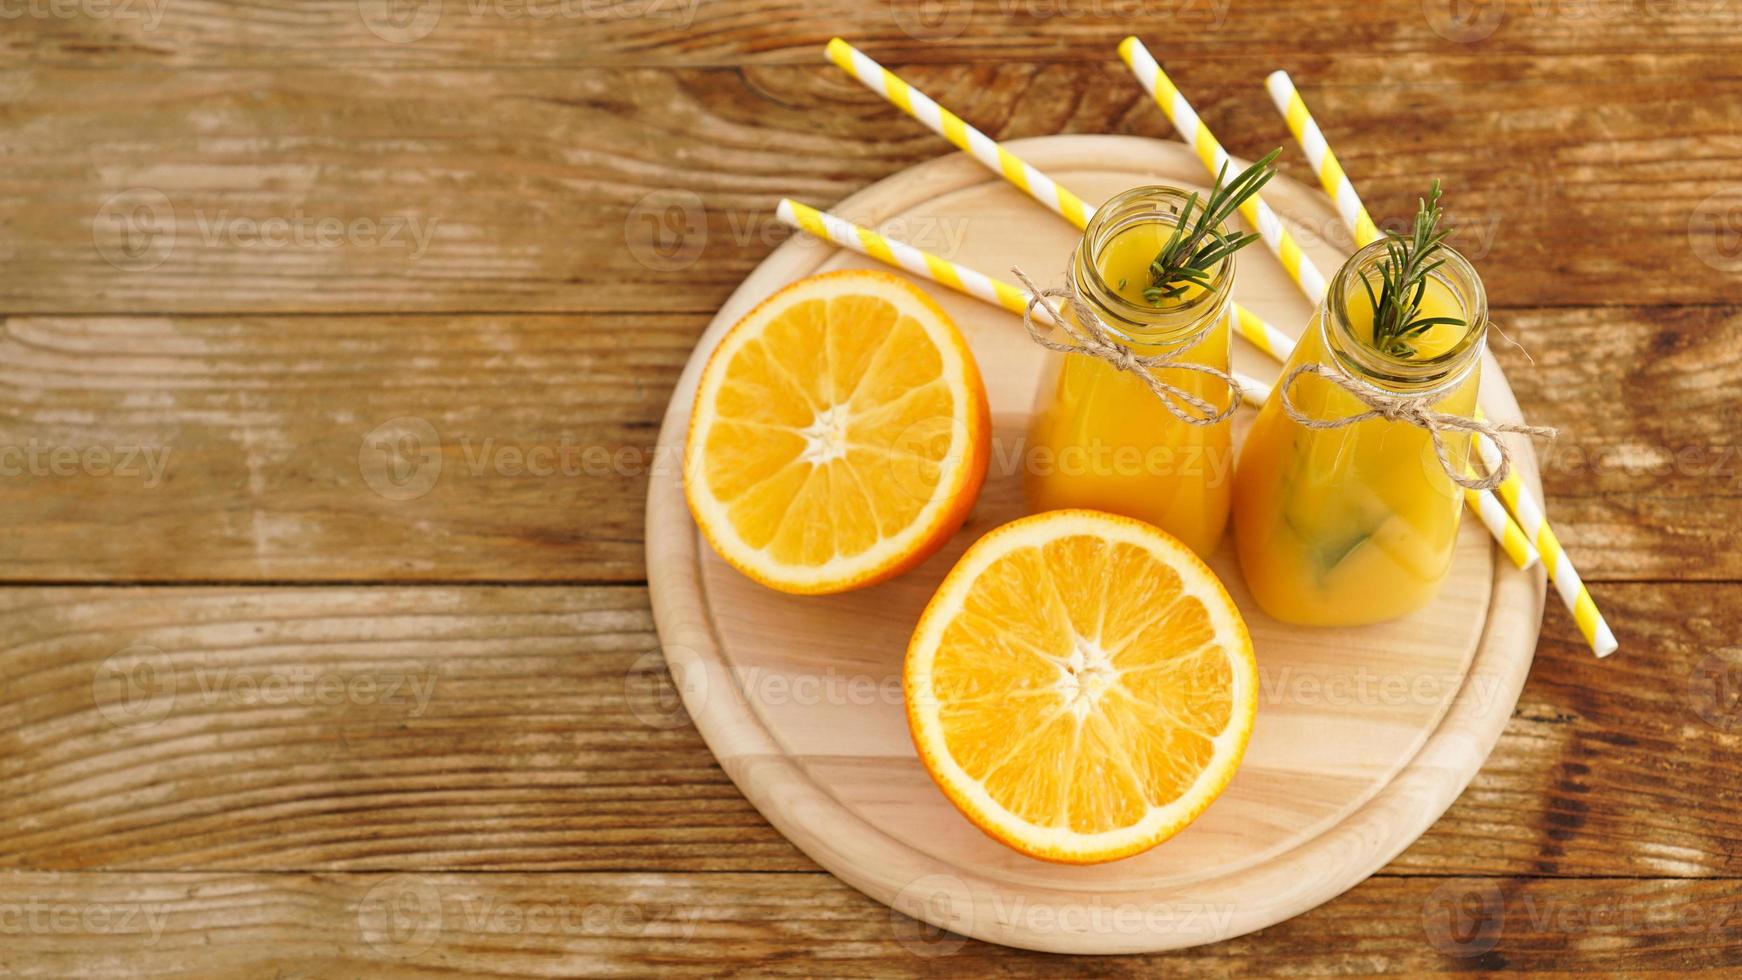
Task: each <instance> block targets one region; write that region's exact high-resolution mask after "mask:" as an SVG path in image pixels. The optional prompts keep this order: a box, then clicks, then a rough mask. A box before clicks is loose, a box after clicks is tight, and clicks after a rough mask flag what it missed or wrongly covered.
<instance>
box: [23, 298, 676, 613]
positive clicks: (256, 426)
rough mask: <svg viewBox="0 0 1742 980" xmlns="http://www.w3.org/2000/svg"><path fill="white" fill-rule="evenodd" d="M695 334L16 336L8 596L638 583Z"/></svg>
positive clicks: (216, 328)
mask: <svg viewBox="0 0 1742 980" xmlns="http://www.w3.org/2000/svg"><path fill="white" fill-rule="evenodd" d="M702 326H703V320H702V318H700V317H696V316H676V317H642V316H610V315H586V316H543V317H517V316H489V317H459V318H440V317H437V318H429V317H425V318H415V317H413V318H407V317H395V316H382V317H288V318H285V317H280V318H257V317H210V318H205V317H194V318H187V317H175V318H150V317H146V318H129V319H106V318H99V319H38V318H21V317H14V318H11V319H10V320H8V321H6V322H5V324H4V339H3V340H0V345H3V346H0V349H3V351H4V353H3V355H0V380H3V383H0V447H5V448H4V449H0V472H4V473H5V475H6V477H7V478H5V479H0V514H3V515H5V518H6V520H7V523H8V525H9V528H8V531H7V535H6V544H5V545H4V546H0V551H3V552H4V554H5V557H6V561H5V562H4V569H3V572H0V574H4V575H5V576H6V577H8V578H12V579H15V580H29V579H38V580H40V579H50V580H86V581H101V580H114V579H119V580H124V581H174V580H188V579H194V580H219V579H241V580H297V579H311V580H320V579H328V580H331V579H335V578H337V579H347V580H350V579H364V578H387V579H398V580H421V579H471V580H534V581H536V580H547V581H549V580H575V579H585V580H607V581H609V580H621V579H637V578H640V577H641V576H642V574H643V573H642V543H641V542H642V530H641V522H642V515H641V511H642V503H641V502H642V500H643V499H644V498H645V495H646V478H647V473H648V472H649V471H650V470H651V468H652V467H653V466H654V465H656V464H658V463H659V462H660V461H659V460H656V459H655V458H654V454H653V447H654V437H655V435H656V434H657V433H656V425H657V420H658V418H659V417H660V414H661V413H662V412H663V411H664V410H665V402H666V399H667V397H668V393H669V391H670V388H671V385H672V383H673V382H674V381H675V379H676V376H677V372H678V370H679V369H680V368H681V367H682V365H683V362H684V360H685V359H686V358H687V357H688V356H689V352H690V348H691V346H692V345H693V343H694V338H695V336H696V335H697V334H699V333H700V330H701V327H702ZM57 454H58V455H57Z"/></svg>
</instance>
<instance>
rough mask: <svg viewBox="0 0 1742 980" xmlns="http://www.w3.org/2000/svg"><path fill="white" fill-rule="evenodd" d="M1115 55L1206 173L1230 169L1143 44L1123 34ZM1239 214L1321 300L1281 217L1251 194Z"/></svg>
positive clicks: (1318, 284) (1321, 283)
mask: <svg viewBox="0 0 1742 980" xmlns="http://www.w3.org/2000/svg"><path fill="white" fill-rule="evenodd" d="M1119 56H1120V57H1121V58H1124V59H1125V64H1126V65H1128V66H1130V68H1131V73H1132V74H1134V75H1136V76H1137V81H1138V82H1139V83H1140V84H1142V86H1143V88H1144V90H1145V91H1147V92H1148V93H1149V94H1150V95H1151V96H1152V97H1154V99H1155V104H1156V105H1158V106H1160V107H1161V111H1162V112H1164V113H1166V114H1167V118H1168V119H1169V120H1170V121H1172V122H1173V127H1174V128H1175V129H1177V130H1179V134H1180V136H1181V137H1183V138H1184V139H1185V141H1186V143H1187V144H1189V145H1190V146H1191V147H1192V149H1193V150H1195V151H1196V152H1197V154H1198V159H1199V160H1202V161H1203V163H1204V166H1205V167H1207V168H1209V171H1210V173H1212V174H1214V173H1216V172H1218V171H1219V170H1221V169H1222V167H1223V166H1226V167H1227V168H1228V169H1229V171H1233V169H1234V165H1233V163H1232V162H1231V161H1230V160H1229V158H1228V151H1227V150H1224V149H1222V144H1220V143H1218V142H1216V137H1215V135H1214V134H1212V133H1211V132H1210V128H1209V127H1208V126H1205V125H1204V121H1203V120H1202V119H1200V118H1198V114H1197V112H1196V111H1194V110H1193V109H1192V106H1191V103H1189V102H1187V101H1186V99H1185V96H1183V95H1181V94H1180V91H1179V89H1178V88H1176V87H1174V84H1173V80H1172V79H1170V78H1168V77H1167V73H1166V72H1164V71H1162V70H1161V66H1160V65H1159V64H1156V61H1155V57H1154V56H1153V55H1151V54H1150V53H1149V49H1148V48H1146V47H1144V46H1143V42H1142V41H1139V40H1138V39H1137V38H1135V37H1128V38H1126V39H1125V40H1123V41H1120V42H1119ZM1240 214H1241V216H1242V217H1244V218H1245V219H1246V221H1247V223H1249V224H1251V225H1252V227H1254V228H1256V229H1258V234H1259V235H1260V236H1262V237H1263V239H1264V244H1266V245H1268V246H1270V251H1271V252H1272V253H1274V254H1275V255H1276V258H1277V260H1278V261H1280V262H1281V263H1282V267H1283V269H1285V270H1286V271H1287V272H1288V276H1289V278H1290V279H1293V280H1294V282H1295V285H1297V286H1299V287H1300V289H1301V292H1302V293H1305V294H1306V298H1307V299H1309V300H1311V301H1312V302H1314V303H1317V302H1318V301H1319V300H1321V299H1323V298H1324V295H1325V291H1326V289H1327V288H1328V284H1327V283H1326V281H1325V277H1324V274H1323V273H1321V272H1319V269H1318V266H1315V265H1313V260H1312V259H1310V258H1307V254H1306V253H1305V252H1303V251H1301V247H1300V243H1298V242H1296V241H1295V240H1294V236H1293V235H1290V234H1289V233H1288V229H1287V228H1285V227H1283V224H1282V219H1281V218H1278V217H1277V216H1276V212H1275V211H1272V210H1271V209H1270V206H1269V205H1268V204H1265V203H1264V200H1263V198H1261V197H1260V196H1259V195H1257V194H1254V195H1252V196H1251V197H1249V198H1247V199H1246V202H1245V203H1244V204H1242V205H1241V206H1240Z"/></svg>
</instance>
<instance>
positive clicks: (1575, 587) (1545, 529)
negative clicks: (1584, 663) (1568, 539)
mask: <svg viewBox="0 0 1742 980" xmlns="http://www.w3.org/2000/svg"><path fill="white" fill-rule="evenodd" d="M1476 417H1477V418H1478V419H1480V418H1481V417H1482V415H1481V413H1480V411H1478V412H1477V415H1476ZM1476 447H1477V451H1478V452H1479V453H1480V454H1481V456H1482V464H1483V465H1484V466H1487V467H1488V468H1489V470H1490V471H1492V470H1494V469H1496V468H1498V467H1499V466H1500V450H1499V448H1498V447H1496V446H1495V445H1494V443H1493V442H1491V441H1489V440H1487V439H1483V440H1480V441H1478V442H1477V444H1476ZM1499 491H1500V499H1502V500H1504V501H1506V505H1507V506H1508V507H1511V508H1512V512H1513V513H1514V514H1517V515H1518V523H1519V524H1520V525H1521V526H1522V527H1523V528H1524V533H1525V534H1527V535H1529V537H1530V539H1531V540H1532V541H1535V542H1536V548H1537V550H1538V551H1540V552H1542V564H1543V567H1544V568H1546V569H1548V577H1549V580H1550V581H1552V582H1553V583H1554V587H1555V591H1556V592H1559V593H1560V595H1561V601H1563V602H1565V603H1566V605H1567V609H1568V610H1569V611H1570V612H1571V613H1572V614H1573V623H1574V624H1575V625H1577V626H1578V628H1579V632H1580V633H1581V634H1583V636H1584V637H1585V642H1586V643H1588V644H1590V646H1591V650H1592V651H1593V652H1595V653H1596V654H1597V656H1599V657H1607V656H1608V655H1610V654H1611V653H1614V652H1615V648H1616V647H1617V646H1619V644H1618V643H1616V641H1615V634H1614V632H1612V631H1611V630H1610V629H1609V623H1608V621H1607V620H1605V619H1604V618H1603V614H1602V613H1601V612H1598V611H1597V604H1596V602H1594V601H1592V599H1591V592H1590V590H1589V589H1586V588H1585V583H1584V580H1582V579H1580V578H1579V573H1578V570H1577V569H1575V568H1573V563H1572V560H1571V559H1569V558H1568V557H1567V553H1566V551H1565V550H1564V549H1563V548H1562V547H1561V542H1560V539H1559V538H1557V537H1555V533H1554V530H1553V529H1552V528H1550V527H1549V526H1548V520H1547V518H1545V517H1544V516H1543V513H1542V505H1540V504H1538V503H1537V502H1536V498H1535V497H1533V496H1531V493H1530V491H1529V490H1528V489H1526V488H1525V486H1524V481H1523V480H1522V479H1520V478H1519V476H1518V470H1517V468H1513V469H1512V470H1511V471H1510V472H1508V473H1507V474H1506V479H1504V480H1502V481H1500V487H1499Z"/></svg>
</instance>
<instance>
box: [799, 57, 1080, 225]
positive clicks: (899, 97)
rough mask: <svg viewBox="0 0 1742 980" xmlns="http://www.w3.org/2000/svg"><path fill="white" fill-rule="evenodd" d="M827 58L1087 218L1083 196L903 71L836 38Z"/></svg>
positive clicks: (1037, 194) (1024, 184)
mask: <svg viewBox="0 0 1742 980" xmlns="http://www.w3.org/2000/svg"><path fill="white" fill-rule="evenodd" d="M826 51H827V53H828V56H829V60H830V61H832V62H834V63H835V64H837V65H839V66H840V67H841V70H842V71H845V72H846V73H847V74H849V75H852V76H853V77H854V78H856V79H858V80H859V81H860V83H862V84H863V85H864V86H865V87H866V88H868V89H870V90H871V91H873V92H876V93H877V94H878V95H881V96H883V97H884V98H885V99H888V100H889V101H890V103H892V104H893V105H894V106H895V107H896V108H897V109H900V110H901V111H902V112H905V113H907V114H908V115H910V116H912V117H913V118H915V119H917V120H919V121H920V122H922V123H924V124H925V126H926V128H927V129H929V130H931V131H932V132H934V133H937V134H938V135H939V136H942V137H943V138H944V139H947V140H949V141H950V142H951V143H952V144H953V145H954V146H955V147H956V149H958V150H961V151H962V152H963V153H966V154H968V155H969V156H971V157H973V158H974V159H976V160H978V161H980V162H981V163H983V164H985V165H986V166H987V167H988V168H990V169H991V170H992V172H993V173H997V174H1001V175H1003V177H1004V179H1005V180H1008V181H1010V182H1011V183H1012V184H1015V185H1016V186H1017V187H1019V188H1021V189H1022V192H1023V193H1025V194H1027V195H1028V196H1029V197H1032V198H1034V199H1035V200H1036V201H1039V202H1040V203H1042V204H1044V205H1046V206H1047V207H1049V208H1051V209H1052V210H1053V212H1054V213H1056V214H1059V215H1061V216H1062V217H1064V218H1065V219H1066V220H1067V221H1069V222H1070V223H1071V224H1073V225H1076V226H1077V227H1078V228H1081V227H1083V226H1084V225H1086V224H1088V223H1089V215H1090V214H1092V213H1093V212H1094V209H1093V208H1091V207H1089V206H1088V205H1086V204H1084V203H1083V199H1082V198H1080V197H1078V196H1076V195H1075V194H1072V193H1071V192H1070V191H1067V190H1065V189H1064V188H1063V187H1060V186H1059V185H1058V184H1057V183H1055V182H1054V181H1053V179H1052V178H1051V177H1048V176H1047V175H1046V174H1043V173H1041V172H1040V171H1039V170H1036V169H1035V168H1034V167H1031V166H1029V165H1028V164H1027V163H1025V162H1023V161H1022V160H1021V159H1020V158H1018V157H1017V156H1016V154H1014V153H1011V152H1010V151H1009V150H1006V149H1005V148H1004V147H1002V146H999V145H998V143H997V142H996V141H995V140H993V139H992V138H991V137H990V136H987V135H986V134H985V133H982V132H980V131H979V130H977V129H975V128H974V127H972V126H970V125H968V124H967V123H966V122H963V121H962V118H961V117H960V116H958V115H956V114H955V113H953V112H951V111H950V110H948V109H945V108H944V107H943V106H941V105H938V104H937V103H936V102H934V101H932V99H931V97H930V96H928V95H926V94H925V93H924V92H921V91H920V90H918V89H916V88H914V87H913V86H912V85H909V84H907V82H905V81H903V80H902V79H901V77H900V76H899V75H897V74H895V73H894V72H892V71H890V70H889V69H887V68H885V67H883V66H882V65H880V64H878V63H877V62H875V61H872V60H871V59H870V58H868V57H866V56H865V54H864V53H863V52H861V51H860V50H859V49H858V48H855V47H853V46H852V45H851V44H848V43H847V42H846V41H843V40H841V39H840V38H838V37H837V38H834V39H832V40H830V41H829V45H828V48H827V49H826Z"/></svg>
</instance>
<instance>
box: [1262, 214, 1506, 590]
mask: <svg viewBox="0 0 1742 980" xmlns="http://www.w3.org/2000/svg"><path fill="white" fill-rule="evenodd" d="M1392 247H1394V243H1393V242H1391V241H1387V240H1381V241H1377V242H1374V243H1372V244H1370V245H1368V246H1367V247H1366V248H1363V249H1361V250H1360V251H1359V252H1356V253H1355V255H1354V256H1352V257H1351V258H1350V259H1349V261H1348V262H1346V263H1345V264H1344V265H1343V267H1342V269H1340V270H1339V271H1338V273H1337V274H1336V276H1335V277H1334V278H1333V280H1332V282H1331V286H1330V290H1329V292H1328V293H1327V294H1326V296H1325V299H1324V301H1323V302H1322V303H1321V304H1320V306H1319V310H1318V312H1317V314H1315V315H1314V317H1313V320H1312V322H1311V323H1310V324H1309V325H1308V327H1307V330H1306V333H1305V334H1304V335H1303V336H1302V337H1301V340H1300V343H1299V344H1298V345H1297V346H1296V348H1295V351H1294V354H1293V356H1292V357H1290V359H1289V362H1288V364H1287V366H1285V367H1284V368H1283V370H1282V374H1281V376H1280V377H1281V379H1283V381H1286V380H1287V379H1288V378H1289V377H1290V375H1291V373H1293V372H1294V371H1295V370H1296V369H1297V368H1299V367H1301V366H1302V365H1315V364H1316V365H1320V366H1322V367H1325V368H1328V369H1331V370H1334V371H1335V372H1338V373H1339V374H1340V375H1341V376H1343V377H1345V378H1348V379H1350V380H1351V382H1353V383H1356V384H1359V385H1367V386H1371V387H1370V388H1369V389H1368V390H1369V391H1372V390H1377V391H1378V392H1380V393H1382V394H1383V395H1384V396H1394V397H1398V398H1413V397H1420V396H1422V395H1424V394H1425V395H1427V396H1428V397H1429V399H1430V401H1431V404H1430V405H1429V406H1428V408H1429V409H1430V410H1431V411H1433V412H1437V413H1442V414H1448V415H1455V416H1461V417H1464V418H1469V417H1472V416H1473V415H1474V414H1475V411H1476V395H1477V389H1478V386H1479V384H1480V376H1481V356H1482V351H1483V350H1484V338H1485V336H1486V332H1487V326H1488V319H1487V300H1486V297H1485V296H1484V294H1483V290H1482V282H1481V279H1480V278H1478V277H1477V275H1476V272H1475V270H1474V269H1473V268H1471V266H1470V264H1469V263H1468V262H1467V261H1465V260H1464V259H1463V257H1462V256H1460V255H1458V254H1457V253H1456V252H1454V251H1452V250H1451V249H1450V248H1447V247H1445V246H1443V245H1441V246H1438V247H1437V248H1436V250H1435V252H1434V254H1433V255H1432V259H1433V260H1434V261H1437V263H1438V264H1437V265H1435V266H1434V267H1433V268H1432V269H1431V271H1429V272H1427V273H1426V274H1425V275H1424V276H1423V277H1422V279H1421V281H1420V292H1419V294H1415V291H1414V290H1409V291H1408V292H1410V293H1411V294H1414V295H1418V296H1419V301H1418V304H1417V305H1416V307H1415V309H1414V311H1413V313H1412V314H1411V315H1410V319H1412V320H1414V321H1415V322H1417V323H1425V324H1426V326H1424V327H1422V328H1421V329H1419V330H1416V331H1414V332H1412V333H1410V334H1409V335H1408V336H1407V337H1405V338H1402V339H1399V338H1397V337H1396V336H1393V335H1389V334H1387V335H1385V336H1381V335H1380V334H1384V333H1385V331H1382V330H1377V329H1376V326H1375V324H1376V317H1375V309H1374V300H1375V298H1378V297H1379V296H1381V295H1382V294H1381V287H1382V284H1383V277H1382V274H1381V271H1380V270H1381V267H1382V265H1384V263H1385V262H1386V261H1387V255H1388V249H1389V248H1392ZM1423 264H1424V265H1425V264H1426V263H1423ZM1369 286H1371V287H1372V290H1373V291H1372V292H1369V289H1368V287H1369ZM1283 388H1284V385H1283V384H1282V383H1280V382H1279V384H1278V385H1277V387H1276V389H1275V390H1274V391H1273V392H1272V393H1271V396H1270V398H1269V399H1268V400H1267V401H1266V402H1265V404H1264V407H1263V408H1262V409H1261V410H1260V411H1259V413H1258V418H1257V421H1256V422H1254V423H1253V426H1252V429H1251V431H1250V433H1249V435H1248V436H1247V438H1246V443H1245V445H1244V446H1243V447H1242V449H1241V453H1240V464H1239V470H1238V474H1237V477H1236V480H1235V490H1234V526H1235V532H1234V538H1235V544H1236V547H1237V550H1238V552H1239V557H1240V568H1241V571H1242V573H1243V574H1244V576H1245V579H1246V584H1247V586H1248V588H1250V590H1251V592H1252V595H1253V597H1254V598H1255V599H1257V601H1258V604H1259V605H1260V606H1262V607H1263V608H1264V610H1265V611H1266V612H1268V613H1269V614H1270V615H1272V616H1274V617H1276V618H1278V619H1281V620H1284V621H1286V622H1291V623H1302V624H1309V625H1353V624H1362V623H1372V622H1377V621H1380V620H1384V619H1390V618H1392V617H1395V616H1401V615H1405V614H1407V613H1410V612H1412V611H1414V610H1416V609H1419V608H1421V607H1422V606H1424V605H1426V604H1427V603H1428V602H1430V601H1431V600H1432V599H1433V597H1434V595H1435V594H1436V593H1437V592H1438V591H1439V587H1440V583H1441V582H1442V581H1443V580H1444V579H1445V576H1446V573H1447V572H1448V571H1450V569H1451V563H1452V554H1453V550H1454V548H1455V547H1456V543H1457V534H1458V522H1459V520H1460V518H1461V516H1462V514H1463V510H1464V500H1463V492H1462V489H1461V488H1460V487H1459V486H1458V485H1457V484H1455V483H1454V482H1453V481H1452V479H1451V477H1450V476H1449V475H1448V474H1447V472H1446V469H1445V463H1442V462H1441V460H1440V458H1439V455H1438V453H1437V452H1436V450H1435V447H1434V443H1433V439H1432V436H1431V435H1430V434H1429V432H1428V431H1427V430H1426V429H1423V428H1421V427H1419V426H1418V425H1415V424H1412V423H1411V422H1408V421H1403V420H1397V421H1393V420H1389V419H1386V418H1371V419H1367V420H1364V421H1359V422H1355V423H1354V424H1350V425H1342V426H1338V427H1335V428H1313V427H1310V426H1308V425H1303V424H1302V423H1301V422H1300V421H1298V420H1297V419H1295V418H1293V417H1291V416H1290V415H1289V413H1288V412H1287V411H1286V410H1285V407H1284V405H1283V401H1282V400H1283V395H1284V390H1283ZM1288 388H1289V390H1288V392H1287V394H1288V397H1289V401H1290V403H1292V405H1293V407H1294V409H1295V411H1296V412H1298V413H1299V414H1300V416H1301V417H1302V418H1305V419H1308V420H1313V421H1325V422H1331V421H1335V420H1339V419H1347V418H1349V417H1351V416H1355V415H1359V414H1361V413H1364V412H1366V411H1368V410H1369V408H1370V407H1371V406H1370V405H1369V404H1367V403H1364V402H1363V401H1361V400H1360V399H1357V398H1356V397H1355V396H1354V395H1353V394H1351V393H1350V392H1349V391H1348V390H1346V389H1345V388H1343V387H1340V386H1339V385H1337V384H1335V383H1333V382H1332V381H1330V380H1327V379H1326V378H1325V377H1323V376H1320V375H1319V374H1316V373H1305V374H1301V375H1299V376H1298V377H1296V378H1295V380H1294V381H1293V383H1292V384H1291V385H1289V386H1288ZM1443 439H1444V448H1445V451H1446V455H1447V462H1449V463H1450V464H1451V465H1452V467H1453V468H1454V469H1455V470H1456V471H1457V472H1459V473H1464V472H1466V466H1467V463H1468V456H1469V450H1470V439H1469V436H1468V434H1467V433H1464V432H1462V431H1448V432H1446V433H1445V434H1444V436H1443Z"/></svg>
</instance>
